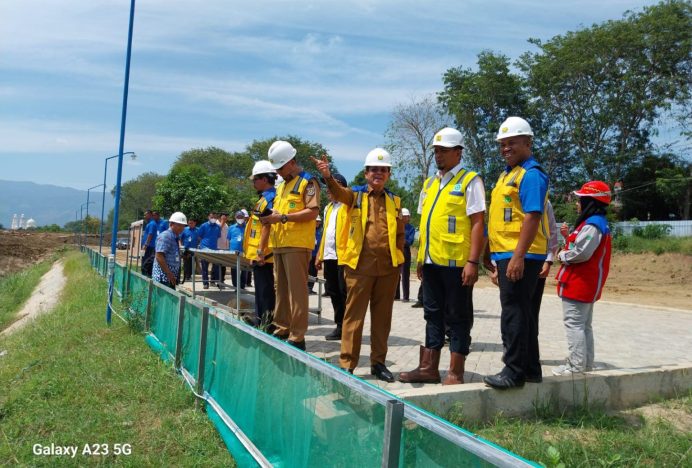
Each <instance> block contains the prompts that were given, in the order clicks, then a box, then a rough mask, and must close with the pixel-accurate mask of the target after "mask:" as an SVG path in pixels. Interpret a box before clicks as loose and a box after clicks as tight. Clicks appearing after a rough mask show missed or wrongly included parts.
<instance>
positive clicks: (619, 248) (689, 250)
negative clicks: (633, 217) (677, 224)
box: [613, 236, 692, 255]
mask: <svg viewBox="0 0 692 468" xmlns="http://www.w3.org/2000/svg"><path fill="white" fill-rule="evenodd" d="M613 250H614V251H615V252H621V253H634V254H638V253H647V252H651V253H654V254H656V255H661V254H664V253H681V254H685V255H692V237H663V238H661V239H646V238H644V237H639V236H616V237H615V238H614V239H613Z"/></svg>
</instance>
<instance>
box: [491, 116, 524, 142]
mask: <svg viewBox="0 0 692 468" xmlns="http://www.w3.org/2000/svg"><path fill="white" fill-rule="evenodd" d="M520 135H526V136H530V137H532V136H533V131H532V130H531V125H529V123H528V122H527V121H526V120H524V119H522V118H521V117H508V118H507V120H505V121H504V122H502V125H500V130H499V131H498V132H497V138H495V140H497V141H500V140H504V139H505V138H510V137H514V136H520Z"/></svg>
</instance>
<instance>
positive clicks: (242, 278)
mask: <svg viewBox="0 0 692 468" xmlns="http://www.w3.org/2000/svg"><path fill="white" fill-rule="evenodd" d="M248 273H250V272H249V271H241V272H240V288H241V289H245V286H247V275H248ZM231 283H232V284H233V287H234V288H237V287H238V270H236V269H235V268H231Z"/></svg>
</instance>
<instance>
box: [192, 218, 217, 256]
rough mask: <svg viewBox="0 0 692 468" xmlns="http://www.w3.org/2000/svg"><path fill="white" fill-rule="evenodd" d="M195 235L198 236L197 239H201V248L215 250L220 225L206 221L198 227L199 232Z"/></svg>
mask: <svg viewBox="0 0 692 468" xmlns="http://www.w3.org/2000/svg"><path fill="white" fill-rule="evenodd" d="M197 235H198V236H199V239H201V241H200V244H199V247H200V248H201V249H212V250H217V249H218V245H219V236H221V226H219V225H218V224H216V222H209V221H207V222H206V223H204V224H202V225H201V226H200V227H199V232H198V233H197Z"/></svg>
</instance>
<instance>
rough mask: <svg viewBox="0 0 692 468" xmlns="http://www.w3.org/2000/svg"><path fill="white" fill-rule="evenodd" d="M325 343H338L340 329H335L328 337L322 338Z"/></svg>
mask: <svg viewBox="0 0 692 468" xmlns="http://www.w3.org/2000/svg"><path fill="white" fill-rule="evenodd" d="M324 339H325V340H327V341H338V340H340V339H341V327H336V328H335V329H334V331H332V332H331V333H330V334H329V335H327V336H325V337H324Z"/></svg>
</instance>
